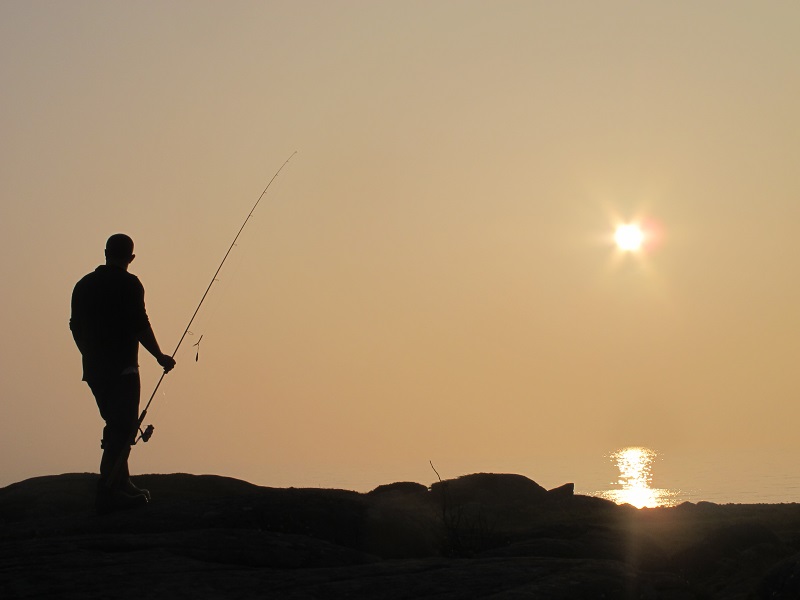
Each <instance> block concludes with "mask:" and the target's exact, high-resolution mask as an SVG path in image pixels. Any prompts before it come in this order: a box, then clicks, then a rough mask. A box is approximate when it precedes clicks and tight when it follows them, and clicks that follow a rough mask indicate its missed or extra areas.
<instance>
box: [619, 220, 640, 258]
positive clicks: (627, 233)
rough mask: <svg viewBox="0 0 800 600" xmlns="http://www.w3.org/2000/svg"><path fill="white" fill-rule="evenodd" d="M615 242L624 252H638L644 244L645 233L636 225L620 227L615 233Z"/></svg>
mask: <svg viewBox="0 0 800 600" xmlns="http://www.w3.org/2000/svg"><path fill="white" fill-rule="evenodd" d="M614 241H615V242H616V243H617V247H618V248H619V249H620V250H622V251H623V252H637V251H638V250H641V248H642V244H643V243H644V232H643V231H642V228H641V227H639V226H638V225H636V224H635V223H630V224H627V225H620V226H619V227H617V230H616V232H614Z"/></svg>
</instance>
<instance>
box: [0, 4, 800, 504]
mask: <svg viewBox="0 0 800 600" xmlns="http://www.w3.org/2000/svg"><path fill="white" fill-rule="evenodd" d="M798 23H800V4H798V3H797V2H794V1H789V0H787V1H771V0H768V1H759V2H755V1H748V2H745V1H740V0H728V1H725V2H722V1H702V2H696V1H692V2H688V1H676V2H669V3H666V2H647V3H645V2H633V1H617V0H609V1H605V2H596V1H593V0H591V1H589V0H575V1H571V2H544V1H535V0H532V1H524V2H523V1H511V0H497V1H493V2H472V1H468V0H462V1H450V0H439V1H435V2H430V1H428V0H424V1H415V0H410V1H402V2H401V1H377V2H375V1H350V0H345V1H337V2H328V1H311V0H309V1H301V2H294V1H285V2H284V1H275V2H273V1H266V0H265V1H259V2H248V1H241V0H231V1H228V2H224V3H223V2H216V1H202V0H198V1H192V2H189V1H167V2H163V1H158V2H156V1H149V0H145V1H141V2H124V1H115V0H111V1H103V2H100V1H85V0H73V1H70V2H58V1H40V0H33V1H17V0H3V1H2V2H0V81H2V110H0V139H2V140H3V141H2V144H0V202H1V204H0V210H2V213H0V277H1V278H2V281H3V301H2V307H3V309H4V310H2V311H0V328H1V329H2V331H3V335H2V337H1V338H0V365H2V367H1V368H2V377H1V378H0V402H2V408H3V418H2V419H0V486H3V485H8V484H10V483H12V482H15V481H19V480H22V479H26V478H29V477H35V476H40V475H49V474H57V473H64V472H96V471H97V468H98V464H99V457H100V449H99V441H100V437H101V430H102V421H101V419H100V417H99V414H98V413H97V408H96V406H95V403H94V400H93V398H92V396H91V393H90V391H89V389H88V387H87V386H86V384H85V383H84V382H82V381H81V370H80V355H79V354H78V351H77V349H76V348H75V346H74V343H73V341H72V338H71V335H70V332H69V328H68V320H69V310H70V308H69V307H70V295H71V292H72V288H73V286H74V284H75V283H76V282H77V281H78V279H80V278H81V277H82V276H83V275H85V274H86V273H88V272H89V271H91V270H93V269H94V268H95V267H96V266H97V265H99V264H101V263H102V262H103V247H104V244H105V240H106V238H107V237H108V236H109V235H111V234H112V233H116V232H124V233H127V234H129V235H130V236H131V237H133V239H134V241H135V244H136V250H135V251H136V255H137V258H136V260H135V261H134V262H133V264H132V265H131V272H133V273H135V274H136V275H137V276H138V277H139V278H140V279H141V281H142V282H143V284H144V286H145V288H146V290H147V295H146V302H147V309H148V314H149V315H150V319H151V322H152V324H153V327H154V330H155V332H156V335H157V337H158V339H159V342H160V344H161V346H162V349H164V351H165V352H167V353H171V352H172V351H173V350H174V349H175V346H176V344H177V343H178V340H179V339H180V336H181V334H182V333H183V331H184V329H185V328H186V326H187V324H188V322H189V319H190V317H191V316H192V313H193V311H194V310H195V308H196V306H197V304H198V302H199V301H200V298H201V296H202V294H203V292H204V291H205V289H206V287H207V286H208V285H209V283H210V281H211V279H212V276H213V274H214V271H215V270H216V268H217V266H218V265H219V263H220V261H221V260H222V257H223V256H224V254H225V251H226V250H227V248H228V246H229V245H230V244H231V242H232V240H233V238H234V236H235V235H236V232H237V231H238V229H239V227H240V226H241V224H242V222H243V221H244V219H245V218H246V217H247V215H248V212H249V211H250V209H251V208H252V206H253V204H254V203H255V202H256V200H257V199H258V197H259V195H260V194H261V192H262V190H263V189H264V187H265V185H266V184H267V182H268V181H269V180H270V178H271V177H272V176H273V175H274V173H275V172H276V171H277V170H278V168H279V167H280V166H281V165H282V164H283V163H284V161H285V160H286V159H287V158H288V157H289V156H290V155H292V153H293V152H295V151H297V154H296V155H295V156H294V157H293V158H292V160H291V161H290V162H289V164H287V165H286V167H285V168H284V169H283V171H282V172H281V174H280V176H279V177H278V178H277V179H276V180H275V182H274V183H273V185H272V186H271V187H270V189H269V191H268V193H267V194H266V195H265V197H264V198H263V200H262V201H261V203H260V204H259V205H258V208H257V210H256V211H255V212H254V214H253V217H252V218H251V219H250V220H249V221H248V223H247V226H246V228H245V229H244V231H243V233H242V235H241V237H240V238H239V240H238V242H237V245H236V247H235V248H234V249H233V251H232V253H231V255H230V257H229V259H228V260H227V262H226V263H225V265H224V268H223V270H222V271H221V272H220V274H219V276H218V278H217V281H216V282H215V283H214V285H213V286H212V289H211V292H210V294H209V296H208V298H207V299H206V301H205V303H204V304H203V306H202V308H201V311H200V312H199V314H198V317H197V319H196V320H195V322H194V323H193V324H192V326H191V328H190V330H191V335H189V336H187V338H186V340H185V341H184V342H183V344H182V345H181V347H180V348H179V349H178V352H177V354H176V359H177V361H178V366H177V367H176V369H175V370H174V371H173V372H172V373H170V374H169V375H167V377H166V378H165V381H164V383H163V384H162V386H161V387H160V388H159V389H158V392H157V395H156V397H155V398H154V400H153V403H152V405H151V408H150V411H149V413H148V418H147V420H146V422H151V423H153V425H154V426H155V434H154V436H153V438H152V439H151V441H150V442H149V443H148V444H147V445H141V446H137V447H136V448H135V449H134V452H133V455H132V459H131V468H132V470H133V471H134V472H137V473H173V472H187V473H198V474H200V473H213V474H217V475H224V476H230V477H237V478H241V479H246V480H248V481H251V482H253V483H257V484H259V485H268V486H275V487H286V486H295V487H306V486H311V487H314V486H322V487H341V488H347V489H356V490H359V491H366V490H369V489H371V488H373V487H375V486H377V485H380V484H384V483H389V482H392V481H403V480H408V481H418V482H421V483H431V482H432V481H435V480H436V477H437V476H436V474H435V473H434V472H433V470H432V469H431V463H432V464H433V465H434V466H435V467H436V470H437V471H438V472H439V474H441V475H442V477H455V476H459V475H464V474H468V473H473V472H482V471H488V472H513V473H520V474H523V475H526V476H528V477H530V478H532V479H534V480H535V481H537V482H539V483H541V484H542V485H545V486H546V487H555V486H557V485H561V484H562V483H565V482H567V481H572V482H575V483H576V487H577V488H578V489H579V490H580V489H590V488H591V487H592V486H597V485H600V484H601V483H602V482H603V481H605V480H607V479H608V478H613V477H614V474H615V473H614V471H613V469H612V468H611V466H610V465H609V464H608V456H609V455H610V454H611V453H613V452H615V451H616V450H617V449H619V448H622V447H626V446H631V445H641V446H644V447H647V448H652V449H654V450H655V451H657V452H658V453H659V454H660V455H661V456H662V458H663V460H662V466H661V467H660V469H661V473H662V474H663V478H664V480H666V485H676V486H680V485H688V483H687V482H686V481H685V477H688V473H689V472H690V470H691V469H693V468H696V467H697V466H698V465H704V466H705V468H706V471H707V472H708V473H712V474H714V473H715V474H717V476H718V477H719V479H720V481H721V480H722V479H729V475H730V474H731V473H736V474H737V476H739V477H740V478H741V479H742V480H743V481H747V480H748V479H749V480H751V481H752V480H753V478H754V477H755V476H756V475H757V474H758V473H762V472H764V471H765V470H766V471H769V472H770V473H772V474H773V475H775V476H779V477H783V476H787V477H794V476H800V467H797V466H796V465H797V461H796V460H795V459H796V457H797V455H798V452H800V437H798V436H797V435H796V428H797V422H798V420H800V404H799V403H798V401H797V400H798V395H799V394H798V392H800V385H799V384H798V379H797V371H796V368H795V365H796V362H797V358H798V354H799V353H798V351H799V350H800V343H799V342H798V333H800V321H799V320H798V317H797V313H798V306H800V284H798V278H797V268H796V267H797V259H798V256H800V236H798V235H797V226H798V223H799V222H800V174H798V170H797V164H798V162H799V161H800V120H799V119H798V116H797V106H798V105H800V38H798V36H797V35H796V32H797V25H798ZM629 222H636V223H640V224H641V225H642V227H643V228H644V230H645V235H646V240H645V245H644V247H643V249H642V250H641V251H639V252H627V253H626V252H621V251H620V250H619V249H618V248H616V247H615V245H614V240H613V235H614V230H615V228H616V227H617V226H618V225H619V224H622V223H629ZM201 335H202V336H203V340H202V343H201V344H200V346H199V347H194V346H193V345H194V344H195V343H196V342H197V340H198V339H199V338H200V336H201ZM198 348H199V353H198V360H195V358H196V352H197V350H198ZM140 363H141V373H142V388H143V389H142V396H143V399H142V404H144V403H145V402H146V401H147V399H148V398H149V396H150V393H151V392H152V390H153V388H154V386H155V384H156V381H157V380H158V375H159V371H158V367H157V365H156V364H155V361H154V360H153V359H152V358H151V357H150V356H149V355H148V354H147V353H146V351H144V350H142V351H141V353H140ZM723 475H724V476H725V477H724V478H723ZM662 483H664V481H663V480H662ZM706 483H707V485H708V486H709V491H712V490H711V488H713V485H714V482H713V480H708V481H707V482H706ZM787 493H788V492H787ZM794 493H795V494H796V493H797V492H794ZM786 500H787V501H792V500H800V498H795V497H787V498H786Z"/></svg>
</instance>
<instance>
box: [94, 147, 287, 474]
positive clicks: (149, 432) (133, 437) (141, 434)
mask: <svg viewBox="0 0 800 600" xmlns="http://www.w3.org/2000/svg"><path fill="white" fill-rule="evenodd" d="M295 154H297V150H295V151H294V152H292V154H291V155H289V158H287V159H286V161H285V162H284V163H283V164H282V165H281V167H280V168H279V169H278V170H277V171H275V174H274V175H273V176H272V179H270V180H269V183H267V186H266V187H265V188H264V191H263V192H261V195H260V196H259V197H258V200H256V203H255V204H254V205H253V208H251V209H250V212H249V213H248V214H247V218H245V220H244V222H243V223H242V226H241V227H240V228H239V231H238V232H237V233H236V237H234V238H233V241H232V242H231V245H230V247H229V248H228V251H227V252H225V256H224V257H223V258H222V261H221V262H220V263H219V266H218V267H217V270H216V271H214V276H213V277H212V278H211V282H210V283H209V284H208V287H207V288H206V291H205V292H204V293H203V297H202V298H200V302H199V303H198V305H197V308H195V309H194V313H192V318H191V319H189V323H188V324H187V325H186V329H184V331H183V335H181V339H180V340H178V345H177V346H175V350H174V351H173V352H172V354H171V356H172V358H175V355H176V354H177V353H178V350H179V349H180V347H181V344H182V343H183V340H184V339H185V338H186V336H187V335H190V331H189V328H190V327H191V326H192V323H194V319H195V317H196V316H197V313H198V312H200V307H201V306H203V302H205V300H206V296H208V292H209V291H211V287H212V286H213V285H214V283H215V282H216V281H217V275H219V272H220V271H221V270H222V267H223V265H225V261H226V260H228V256H229V255H230V253H231V250H233V247H234V246H236V242H237V241H238V239H239V236H240V235H241V234H242V231H244V228H245V226H246V225H247V222H248V221H249V220H250V217H252V216H253V213H254V212H255V210H256V208H257V207H258V204H259V202H261V199H262V198H263V197H264V196H265V195H266V194H267V191H268V190H269V188H270V186H271V185H272V182H273V181H275V179H276V178H277V177H278V175H279V174H280V172H281V171H283V168H284V167H285V166H286V165H287V164H288V163H289V161H290V160H292V157H294V155H295ZM202 339H203V336H202V335H201V336H200V340H202ZM200 340H198V341H197V344H195V346H197V353H196V355H195V360H199V358H200V346H199V345H200ZM165 375H166V372H163V373H161V377H160V378H159V379H158V383H156V387H155V389H153V393H152V394H150V399H149V400H148V401H147V405H146V406H145V407H144V410H143V411H142V413H141V414H140V415H139V420H138V422H137V423H136V429H134V431H133V432H132V435H131V444H132V445H133V444H136V442H138V441H139V439H141V440H142V441H143V442H146V441H147V440H149V439H150V436H151V435H152V434H153V429H154V428H153V426H152V425H148V426H147V428H146V429H145V430H144V431H142V423H143V422H144V419H145V417H146V416H147V411H148V409H149V408H150V404H151V403H152V402H153V398H155V395H156V392H158V388H159V387H160V386H161V382H162V381H163V380H164V376H165ZM137 434H138V435H139V437H138V438H137ZM120 459H122V456H121V457H120ZM121 462H122V461H121V460H118V461H117V464H116V465H115V471H116V470H118V468H119V466H120V465H121ZM109 480H113V477H110V478H109Z"/></svg>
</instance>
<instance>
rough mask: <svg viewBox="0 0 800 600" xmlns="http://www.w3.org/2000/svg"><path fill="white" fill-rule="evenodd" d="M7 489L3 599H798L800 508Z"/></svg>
mask: <svg viewBox="0 0 800 600" xmlns="http://www.w3.org/2000/svg"><path fill="white" fill-rule="evenodd" d="M96 480H97V476H96V475H92V474H68V475H58V476H49V477H39V478H35V479H29V480H26V481H22V482H20V483H16V484H13V485H10V486H8V487H6V488H2V489H0V597H1V598H110V597H115V598H123V599H124V598H136V599H137V600H139V599H140V598H141V597H142V596H149V597H153V598H344V597H346V598H387V599H394V598H426V597H430V598H433V597H435V598H483V597H486V598H522V597H525V598H545V599H546V598H554V599H555V598H559V599H561V598H563V599H567V598H570V599H572V598H645V599H648V598H664V599H681V598H775V599H779V598H800V506H799V505H796V504H785V505H715V504H710V503H706V502H704V503H699V504H689V503H686V504H683V505H681V506H678V507H675V508H659V509H642V510H637V509H634V508H632V507H630V506H617V505H615V504H613V503H611V502H608V501H605V500H601V499H598V498H592V497H588V496H581V495H576V494H574V486H573V485H572V484H566V485H564V486H561V487H559V488H556V489H554V490H546V489H544V488H543V487H541V486H540V485H538V484H537V483H535V482H534V481H531V480H530V479H528V478H526V477H523V476H520V475H505V474H489V473H480V474H475V475H467V476H464V477H459V478H457V479H453V480H448V481H443V482H436V483H434V484H432V485H431V486H430V488H428V487H426V486H424V485H421V484H418V483H413V482H398V483H392V484H388V485H382V486H379V487H378V488H376V489H374V490H373V491H371V492H369V493H367V494H360V493H356V492H351V491H346V490H333V489H294V488H290V489H277V488H268V487H260V486H255V485H252V484H249V483H247V482H244V481H239V480H236V479H230V478H225V477H218V476H212V475H199V476H198V475H185V474H173V475H146V476H141V477H137V478H135V480H136V483H137V484H138V485H140V486H142V487H147V488H149V489H150V490H151V491H152V493H153V497H154V499H153V502H152V503H151V504H150V505H149V506H147V507H146V508H144V509H141V510H137V511H131V512H121V513H113V514H110V515H105V516H102V517H100V516H97V515H95V514H94V513H93V511H92V501H93V494H94V488H95V484H96Z"/></svg>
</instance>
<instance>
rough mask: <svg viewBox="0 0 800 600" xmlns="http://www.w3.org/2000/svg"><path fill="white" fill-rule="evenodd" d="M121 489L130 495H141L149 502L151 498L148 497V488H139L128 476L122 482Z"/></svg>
mask: <svg viewBox="0 0 800 600" xmlns="http://www.w3.org/2000/svg"><path fill="white" fill-rule="evenodd" d="M122 491H123V492H125V493H126V494H130V495H131V496H138V495H140V494H141V495H142V496H144V497H145V498H147V501H148V502H150V500H152V498H151V497H150V490H146V489H144V488H139V487H136V485H134V483H133V481H131V480H130V478H128V480H127V481H126V482H125V483H123V484H122Z"/></svg>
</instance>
